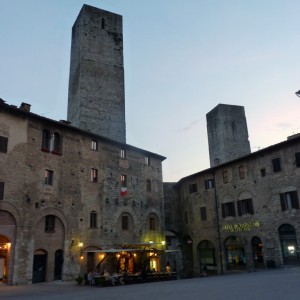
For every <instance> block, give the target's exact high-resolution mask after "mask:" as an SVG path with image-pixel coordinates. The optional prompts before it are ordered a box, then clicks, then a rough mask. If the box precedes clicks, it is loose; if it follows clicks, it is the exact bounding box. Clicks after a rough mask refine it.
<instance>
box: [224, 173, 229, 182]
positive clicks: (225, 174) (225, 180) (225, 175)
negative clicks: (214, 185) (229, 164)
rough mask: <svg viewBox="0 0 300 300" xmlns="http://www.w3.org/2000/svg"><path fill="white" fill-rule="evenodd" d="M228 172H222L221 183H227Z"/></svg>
mask: <svg viewBox="0 0 300 300" xmlns="http://www.w3.org/2000/svg"><path fill="white" fill-rule="evenodd" d="M228 182H229V180H228V171H224V172H223V183H228Z"/></svg>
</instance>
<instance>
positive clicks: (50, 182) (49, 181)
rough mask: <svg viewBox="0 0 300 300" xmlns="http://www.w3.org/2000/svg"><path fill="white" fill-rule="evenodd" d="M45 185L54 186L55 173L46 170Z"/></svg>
mask: <svg viewBox="0 0 300 300" xmlns="http://www.w3.org/2000/svg"><path fill="white" fill-rule="evenodd" d="M45 184H46V185H53V171H51V170H45Z"/></svg>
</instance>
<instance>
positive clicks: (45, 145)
mask: <svg viewBox="0 0 300 300" xmlns="http://www.w3.org/2000/svg"><path fill="white" fill-rule="evenodd" d="M50 144H51V134H50V131H49V130H48V129H44V130H43V138H42V151H45V152H49V151H50Z"/></svg>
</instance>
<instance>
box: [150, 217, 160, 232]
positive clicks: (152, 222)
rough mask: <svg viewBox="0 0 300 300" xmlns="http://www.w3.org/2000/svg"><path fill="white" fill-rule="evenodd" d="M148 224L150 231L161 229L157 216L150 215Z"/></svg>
mask: <svg viewBox="0 0 300 300" xmlns="http://www.w3.org/2000/svg"><path fill="white" fill-rule="evenodd" d="M148 222H149V223H148V224H149V229H150V230H158V228H159V222H158V217H157V215H156V214H153V213H152V214H150V215H149V218H148Z"/></svg>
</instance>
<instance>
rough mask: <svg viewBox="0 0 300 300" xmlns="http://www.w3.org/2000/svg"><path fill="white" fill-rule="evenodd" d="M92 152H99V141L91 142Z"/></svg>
mask: <svg viewBox="0 0 300 300" xmlns="http://www.w3.org/2000/svg"><path fill="white" fill-rule="evenodd" d="M91 150H94V151H97V150H98V143H97V141H94V140H92V141H91Z"/></svg>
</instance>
